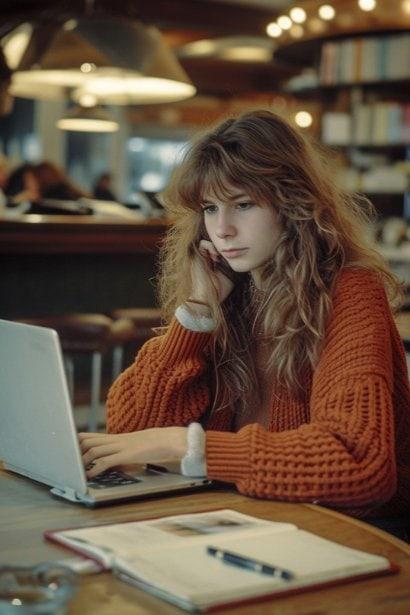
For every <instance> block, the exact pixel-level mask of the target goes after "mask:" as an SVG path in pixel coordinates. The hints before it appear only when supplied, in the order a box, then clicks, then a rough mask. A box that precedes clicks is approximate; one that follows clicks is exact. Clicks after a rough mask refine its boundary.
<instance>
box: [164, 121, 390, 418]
mask: <svg viewBox="0 0 410 615" xmlns="http://www.w3.org/2000/svg"><path fill="white" fill-rule="evenodd" d="M323 154H324V152H323V151H322V150H321V149H320V148H319V147H318V146H315V145H313V143H311V142H310V141H309V140H308V138H306V137H305V136H304V135H302V133H301V132H299V131H298V130H297V129H295V128H293V127H292V126H291V125H290V124H289V123H288V122H287V121H286V120H284V119H283V118H282V117H280V116H278V115H276V114H274V113H271V112H269V111H255V112H250V113H246V114H244V115H242V116H240V117H239V118H231V119H228V120H225V121H224V122H222V123H221V124H219V125H217V126H216V127H215V128H213V129H211V130H209V131H206V132H205V133H203V134H200V135H199V136H197V138H196V139H195V140H194V141H193V143H192V144H191V146H190V147H189V149H188V150H187V151H186V153H185V156H184V159H183V161H182V164H181V165H180V166H179V167H178V168H177V169H176V170H175V172H174V174H173V176H172V178H171V181H170V183H169V185H168V187H167V189H166V190H165V191H164V193H163V194H162V201H163V203H164V206H165V208H166V210H167V212H168V215H169V217H170V219H171V221H172V227H171V229H170V231H169V233H168V234H167V237H166V240H165V243H164V245H163V249H162V259H161V270H162V272H161V277H160V285H159V292H160V300H161V304H162V307H163V310H164V314H165V317H166V319H168V320H169V319H170V318H171V317H172V315H173V313H174V311H175V309H176V307H177V306H178V305H180V304H181V303H183V302H184V301H186V300H187V299H188V297H189V295H190V292H191V283H192V281H191V273H190V266H191V259H192V257H193V255H194V254H197V253H198V243H199V241H200V240H201V239H202V238H204V236H205V228H204V222H203V213H202V210H201V203H202V202H203V199H204V194H205V193H208V194H209V193H212V194H214V195H216V196H217V197H218V198H221V199H223V198H225V199H226V198H227V197H229V196H230V195H229V190H232V187H235V188H241V189H243V190H244V192H246V194H247V195H249V197H251V198H252V200H254V202H256V203H259V204H262V205H268V206H270V207H273V209H274V210H275V212H276V214H277V217H278V223H279V227H280V235H279V238H278V240H277V244H276V249H275V252H274V254H273V256H272V259H271V260H270V261H269V262H267V263H266V265H265V266H264V270H263V273H262V280H263V291H262V292H258V291H255V289H254V288H253V287H252V280H251V276H250V275H249V274H237V276H236V283H235V286H234V290H233V291H232V293H231V294H230V296H229V297H228V298H227V300H226V301H225V302H224V303H223V305H219V303H218V301H217V298H216V293H215V289H214V288H213V287H212V286H211V287H210V288H209V302H210V308H211V313H212V316H213V318H214V319H215V321H216V329H215V332H214V335H213V346H212V353H213V361H212V363H213V369H214V381H215V383H216V389H215V395H214V403H213V410H214V411H217V410H218V408H222V407H225V406H230V407H234V408H235V411H237V412H245V413H246V412H247V411H248V410H249V409H250V408H251V407H254V406H255V400H258V399H261V391H260V386H258V366H257V365H256V363H257V362H256V355H255V351H254V349H255V346H257V344H255V341H256V340H257V339H258V340H259V341H260V342H262V344H263V346H264V348H265V355H267V359H266V361H265V368H264V371H265V375H266V374H268V375H269V377H270V378H272V381H273V382H275V381H276V382H277V383H278V384H279V385H281V386H284V387H285V388H286V389H287V390H289V391H290V392H291V393H292V394H293V395H295V396H299V395H302V394H303V392H302V388H301V383H302V381H303V375H304V374H306V370H310V372H311V371H312V370H314V368H315V365H316V364H317V361H318V358H319V356H320V352H321V348H322V343H323V340H324V335H325V328H326V323H327V320H328V316H329V312H330V309H331V305H332V292H333V288H334V285H335V282H336V279H337V276H338V274H339V273H340V271H341V270H342V269H344V268H357V267H361V268H366V269H368V270H372V271H374V272H375V273H376V274H377V275H378V276H379V277H380V279H381V280H382V282H383V284H384V286H385V288H386V291H387V295H388V297H389V300H390V302H391V305H392V307H393V308H394V307H396V306H398V305H399V303H400V301H401V299H402V288H401V285H400V283H399V282H398V280H397V279H396V278H395V277H394V276H393V275H392V274H391V273H390V271H389V270H388V268H387V266H386V265H385V263H384V261H383V259H382V258H381V257H380V255H379V254H378V253H377V252H376V251H375V250H374V249H372V247H371V245H370V242H368V241H367V239H366V237H367V230H368V225H369V222H370V220H371V219H372V217H373V210H372V206H371V204H370V203H369V202H368V201H367V200H366V199H364V198H359V197H358V196H353V195H352V194H347V193H345V192H343V191H342V190H341V189H340V188H339V187H338V186H337V185H336V182H335V179H334V169H333V168H332V167H331V166H329V164H328V160H326V157H325V156H324V155H323ZM266 349H267V352H266Z"/></svg>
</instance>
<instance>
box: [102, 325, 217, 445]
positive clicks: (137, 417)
mask: <svg viewBox="0 0 410 615" xmlns="http://www.w3.org/2000/svg"><path fill="white" fill-rule="evenodd" d="M210 339H211V334H209V333H201V332H194V331H189V330H188V329H185V328H184V327H182V326H181V325H180V324H179V322H178V321H177V320H175V319H174V320H173V321H172V323H171V325H170V327H169V328H168V330H167V332H166V333H165V335H162V336H160V337H155V338H152V339H150V340H149V341H148V342H146V344H144V346H143V347H142V349H141V350H140V352H139V353H138V355H137V357H136V359H135V362H134V363H133V364H132V365H131V366H130V367H129V368H128V369H126V370H125V371H124V372H123V373H122V374H121V375H120V376H119V378H118V379H117V380H116V381H115V382H114V384H113V385H112V387H111V389H110V391H109V394H108V399H107V431H109V432H111V433H122V432H130V431H136V430H140V429H147V428H149V427H167V426H170V425H187V424H188V423H190V422H192V421H197V420H198V419H199V418H200V417H201V415H202V414H203V412H204V411H205V410H206V409H207V407H208V404H209V387H208V379H207V366H208V365H207V362H208V360H207V353H206V348H207V346H208V345H209V342H210Z"/></svg>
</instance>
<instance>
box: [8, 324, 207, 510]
mask: <svg viewBox="0 0 410 615" xmlns="http://www.w3.org/2000/svg"><path fill="white" fill-rule="evenodd" d="M0 424H1V429H0V459H1V460H2V461H3V462H4V467H5V468H6V469H7V470H12V471H13V472H17V473H18V474H23V475H24V476H28V477H29V478H31V479H34V480H36V481H39V482H41V483H45V484H46V485H50V486H51V487H52V489H51V493H52V494H54V495H57V496H60V497H62V498H66V499H67V500H70V501H72V502H81V503H84V504H86V505H89V506H95V505H97V504H106V503H109V502H114V501H117V500H125V499H130V498H138V497H146V496H150V495H154V494H165V493H170V492H173V491H181V490H186V489H192V488H196V487H202V486H205V485H208V484H209V481H208V480H206V479H195V478H187V477H185V476H181V475H180V474H177V473H173V472H168V471H167V470H166V469H165V468H161V467H157V466H149V465H147V466H146V468H144V469H141V471H140V473H138V474H134V473H126V474H124V473H118V472H108V473H106V474H104V475H102V476H101V477H99V478H98V480H96V479H93V480H92V481H90V482H88V483H87V478H86V476H85V472H84V468H83V464H82V460H81V452H80V448H79V444H78V440H77V432H76V428H75V424H74V419H73V412H72V407H71V402H70V397H69V393H68V387H67V382H66V376H65V371H64V364H63V357H62V352H61V348H60V343H59V339H58V335H57V332H56V331H54V330H53V329H47V328H45V327H36V326H33V325H26V324H20V323H15V322H11V321H7V320H0Z"/></svg>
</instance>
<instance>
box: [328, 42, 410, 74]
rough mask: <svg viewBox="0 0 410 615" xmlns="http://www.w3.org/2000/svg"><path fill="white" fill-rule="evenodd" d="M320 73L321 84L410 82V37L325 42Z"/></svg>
mask: <svg viewBox="0 0 410 615" xmlns="http://www.w3.org/2000/svg"><path fill="white" fill-rule="evenodd" d="M398 59H399V61H398ZM319 73H320V81H321V84H322V85H338V84H353V83H372V82H378V81H395V80H404V79H409V78H410V34H409V33H407V32H405V33H399V34H391V35H385V36H365V37H358V38H354V39H353V38H347V39H343V40H341V41H337V42H336V41H326V42H325V43H324V44H323V45H322V51H321V59H320V70H319Z"/></svg>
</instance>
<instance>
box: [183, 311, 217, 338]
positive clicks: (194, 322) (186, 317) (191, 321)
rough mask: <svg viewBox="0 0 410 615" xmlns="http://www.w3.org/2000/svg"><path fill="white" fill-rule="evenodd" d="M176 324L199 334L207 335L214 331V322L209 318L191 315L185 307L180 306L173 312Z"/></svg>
mask: <svg viewBox="0 0 410 615" xmlns="http://www.w3.org/2000/svg"><path fill="white" fill-rule="evenodd" d="M175 318H176V319H177V320H178V322H179V323H180V324H181V325H182V326H183V327H185V329H189V330H190V331H197V332H199V333H209V332H210V331H213V330H214V329H215V321H214V319H213V318H210V317H209V316H201V315H195V316H194V315H193V314H192V313H191V312H190V311H189V310H188V308H187V307H185V305H180V306H179V307H178V308H177V309H176V311H175Z"/></svg>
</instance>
